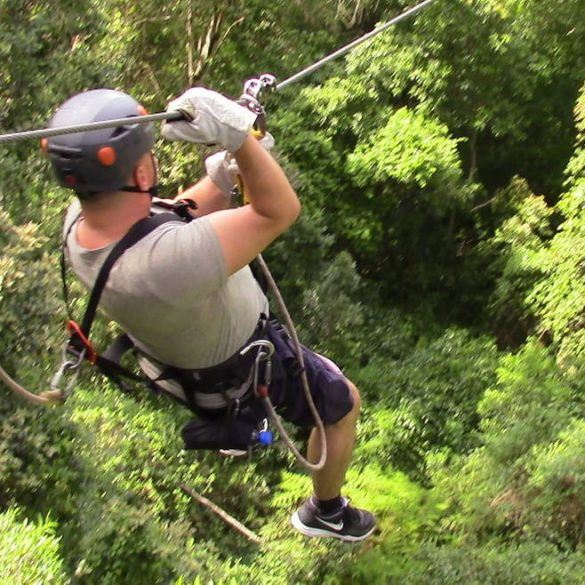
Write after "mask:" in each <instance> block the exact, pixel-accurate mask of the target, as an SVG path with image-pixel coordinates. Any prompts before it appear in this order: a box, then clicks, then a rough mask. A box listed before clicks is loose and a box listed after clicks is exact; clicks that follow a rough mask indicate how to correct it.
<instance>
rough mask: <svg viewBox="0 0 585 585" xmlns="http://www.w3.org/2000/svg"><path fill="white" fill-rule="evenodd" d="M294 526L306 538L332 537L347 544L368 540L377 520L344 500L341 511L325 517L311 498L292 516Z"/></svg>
mask: <svg viewBox="0 0 585 585" xmlns="http://www.w3.org/2000/svg"><path fill="white" fill-rule="evenodd" d="M291 523H292V525H293V526H294V527H295V528H296V529H297V530H298V531H299V532H302V533H303V534H304V535H305V536H330V537H333V538H338V539H339V540H344V541H346V542H358V541H360V540H364V539H366V538H367V537H368V536H370V534H372V532H374V530H375V528H376V519H375V518H374V515H373V514H370V512H367V511H366V510H359V509H357V508H354V507H353V506H350V505H349V500H348V499H347V498H343V507H342V508H341V510H339V511H337V512H335V513H333V514H331V515H324V514H321V513H320V512H319V509H318V508H317V506H316V505H315V504H314V503H313V498H309V499H308V500H307V501H306V502H305V503H304V504H303V505H302V506H301V507H300V508H299V509H298V510H297V511H296V512H295V513H294V514H293V515H292V516H291Z"/></svg>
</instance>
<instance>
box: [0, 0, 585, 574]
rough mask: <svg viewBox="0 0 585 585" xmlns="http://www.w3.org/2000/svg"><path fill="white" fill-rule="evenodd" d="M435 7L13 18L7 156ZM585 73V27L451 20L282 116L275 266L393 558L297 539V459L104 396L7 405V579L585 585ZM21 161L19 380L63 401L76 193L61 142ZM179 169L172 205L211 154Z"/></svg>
mask: <svg viewBox="0 0 585 585" xmlns="http://www.w3.org/2000/svg"><path fill="white" fill-rule="evenodd" d="M412 5H413V4H412V3H411V2H410V1H407V0H323V1H321V2H314V1H313V2H311V1H307V0H273V1H272V2H263V1H260V0H214V1H213V2H212V1H210V0H200V1H199V2H194V1H193V0H170V1H168V2H155V1H153V0H142V1H141V2H131V1H128V0H76V1H73V0H52V1H50V2H49V1H48V0H0V58H1V66H0V103H1V105H2V107H1V108H0V132H2V133H5V132H11V131H16V130H23V129H28V128H33V127H43V126H44V125H45V124H46V123H47V120H48V119H49V118H50V116H51V114H52V112H53V111H54V110H55V108H56V107H57V106H58V105H59V104H60V103H62V102H63V101H64V100H65V99H67V98H68V97H70V96H71V95H73V94H75V93H77V92H80V91H82V90H85V89H89V88H95V87H112V88H117V89H121V90H123V91H126V92H127V93H130V94H132V95H134V96H135V97H136V98H137V99H139V100H141V102H142V103H144V104H145V106H147V108H148V109H149V110H150V111H153V112H154V111H160V110H163V109H164V108H165V105H166V103H167V102H168V100H169V99H171V98H172V97H174V96H176V95H178V94H179V93H181V92H182V91H183V90H184V89H186V88H187V87H189V86H191V85H194V84H202V85H205V86H207V87H211V88H213V89H216V90H218V91H221V92H224V93H225V94H227V95H230V96H233V97H237V96H238V95H239V93H240V91H241V86H242V82H243V81H244V80H245V79H246V78H249V77H252V76H256V75H258V74H260V73H263V72H270V73H273V74H275V75H277V76H278V77H279V78H280V79H284V78H285V77H287V76H289V75H292V74H293V73H295V72H297V71H298V70H300V69H302V68H303V67H305V66H307V65H309V64H310V63H312V62H313V61H315V60H317V59H319V58H320V57H322V56H323V55H325V54H327V53H329V52H331V51H332V50H334V49H336V48H337V47H339V46H341V45H343V44H344V43H346V42H349V41H350V40H352V39H354V38H357V37H358V36H359V35H361V34H363V33H365V32H366V31H369V30H371V29H372V28H374V27H375V26H376V25H377V24H378V23H382V22H385V21H388V20H389V19H390V18H392V17H393V16H395V15H397V14H399V13H400V12H401V11H403V10H404V9H406V8H407V7H409V6H412ZM584 47H585V2H583V0H436V2H434V3H433V4H432V5H430V6H429V7H428V8H426V9H425V10H424V11H423V12H421V13H420V15H418V16H417V17H416V18H413V19H412V20H409V21H408V22H405V23H402V24H400V25H398V26H396V27H395V28H392V29H391V30H389V31H388V32H386V33H384V34H382V35H380V36H378V37H377V38H376V40H375V41H373V42H372V43H368V44H367V45H363V46H362V47H361V48H359V49H357V50H356V51H354V52H352V53H351V54H350V55H349V56H348V57H347V58H345V59H342V60H339V61H338V62H335V63H333V64H330V65H328V66H327V67H325V68H324V69H322V70H320V71H319V72H318V73H316V74H314V75H313V76H312V77H311V78H309V79H307V80H305V81H303V82H301V83H299V84H297V85H294V86H291V87H290V88H287V89H286V90H284V91H282V92H281V93H279V94H278V95H276V96H275V97H274V98H272V100H271V101H270V103H269V105H268V112H269V123H270V128H271V132H272V133H273V135H274V136H275V138H276V143H277V150H278V158H279V160H280V161H281V163H282V164H283V165H284V166H285V168H286V170H287V173H288V175H289V176H290V177H291V179H292V181H293V182H294V185H295V187H296V189H297V191H298V193H299V196H300V198H301V200H302V203H303V214H302V216H301V218H300V219H299V221H298V222H297V224H296V225H295V226H294V227H293V228H292V229H291V230H290V231H289V232H288V233H287V234H286V235H285V236H283V237H282V238H280V239H279V240H278V241H277V242H276V243H275V244H274V245H272V246H271V248H270V249H269V250H268V252H267V254H266V256H267V260H268V261H269V264H270V265H271V267H272V269H273V271H274V273H275V275H276V277H277V279H278V281H279V283H280V284H281V286H282V289H283V294H284V296H285V298H286V299H287V300H288V301H289V305H290V310H291V312H292V314H293V316H294V317H295V319H296V321H297V322H298V325H299V330H300V334H301V338H302V339H303V340H304V342H305V343H306V344H308V345H311V346H313V347H315V348H316V349H317V350H318V351H320V352H322V353H325V354H327V355H330V356H332V357H333V358H334V359H335V360H336V361H338V362H339V363H340V364H343V366H344V368H345V370H346V371H347V372H348V375H349V377H350V378H352V379H353V380H354V381H355V382H356V384H357V386H358V387H359V388H360V389H361V392H362V395H363V401H364V407H363V414H362V419H361V421H360V424H359V430H358V444H357V447H356V451H355V457H354V462H353V465H352V468H351V471H350V473H349V475H348V482H347V489H346V493H347V495H348V496H350V497H351V498H353V499H354V501H355V502H356V503H358V504H359V505H360V506H363V507H366V508H368V509H371V510H372V511H373V512H375V514H376V515H377V517H378V520H379V532H378V534H377V535H376V536H375V537H374V538H372V539H371V540H369V541H366V543H365V544H364V545H360V546H347V545H343V544H339V543H336V542H331V541H326V540H316V539H313V540H309V539H306V538H303V537H301V536H300V535H298V534H297V533H295V532H294V531H293V530H292V529H291V528H290V526H289V524H288V522H289V520H288V519H289V515H290V512H291V511H292V510H293V509H294V508H295V507H296V506H297V505H298V504H299V502H301V501H302V499H303V498H304V497H305V496H306V494H307V492H308V491H309V489H310V487H309V486H310V482H309V478H308V476H307V475H305V474H304V473H302V471H301V470H300V469H299V468H298V467H297V466H296V465H295V463H294V461H293V459H292V458H291V457H290V456H289V455H287V453H286V452H285V450H284V449H282V450H281V449H279V448H276V447H275V448H270V449H267V450H265V451H262V452H259V453H256V454H255V455H254V456H253V457H252V459H251V460H250V461H247V460H245V461H240V460H232V459H225V458H221V457H219V456H218V455H217V454H215V453H213V452H207V453H193V452H185V451H182V450H181V438H180V429H181V427H182V425H183V424H184V423H185V422H186V421H187V420H188V419H189V412H188V411H187V410H185V409H182V408H180V407H179V406H177V405H172V404H170V403H169V402H168V401H165V400H163V399H161V398H157V397H154V396H150V395H147V394H146V393H145V392H144V391H138V392H137V393H136V395H134V396H128V395H124V394H121V393H120V392H119V391H118V390H117V389H116V388H115V387H113V386H111V385H110V384H109V383H106V382H104V380H103V379H102V378H100V377H97V376H94V373H93V372H92V371H90V370H89V369H87V370H86V371H85V373H84V375H83V376H82V378H81V379H80V382H79V387H78V389H77V391H76V392H75V393H74V394H73V396H72V397H71V398H70V399H69V400H68V401H67V403H66V404H65V405H64V406H62V407H59V408H52V409H44V408H42V407H38V406H31V405H29V404H27V403H25V402H23V401H22V400H21V399H19V398H17V397H15V396H14V395H12V394H11V393H10V391H9V390H8V389H7V388H5V387H4V386H2V387H1V388H0V392H1V397H2V400H1V401H0V581H1V582H2V583H3V584H9V583H14V584H23V583H55V584H58V583H87V584H93V583H95V584H98V583H99V584H100V585H104V584H116V585H118V584H122V583H136V582H142V583H175V584H177V585H178V584H184V585H187V584H201V585H202V584H204V583H205V584H207V583H234V584H235V583H250V582H262V583H279V584H280V583H307V584H308V583H330V584H333V583H349V582H351V583H364V584H366V583H367V584H371V583H407V584H423V583H424V584H429V583H430V584H437V585H439V584H441V585H443V584H496V583H497V584H509V583H514V584H533V583H550V584H553V583H555V584H563V585H566V584H575V585H577V584H580V583H583V582H584V581H583V580H584V575H585V381H584V380H585V378H584V376H583V374H585V85H584V82H585V51H584V50H583V48H584ZM0 148H1V149H2V159H1V160H2V164H1V165H0V222H1V223H0V243H1V250H0V307H1V311H0V363H1V364H2V365H3V367H5V368H6V369H7V370H8V371H9V372H10V373H11V374H13V375H16V376H17V377H18V378H19V379H21V380H23V381H24V382H26V384H27V385H28V386H30V387H32V388H35V389H45V388H46V385H47V380H48V379H49V378H50V376H51V373H52V372H53V371H54V369H55V367H56V365H57V364H58V362H59V360H60V348H61V344H62V341H63V322H64V319H65V314H66V313H65V308H64V304H63V300H62V296H61V293H60V281H59V268H58V264H59V246H60V229H61V223H62V218H63V214H64V211H65V209H66V208H67V206H68V204H69V203H70V201H71V194H70V193H68V192H66V191H65V190H62V189H60V188H59V187H58V186H57V185H56V183H55V181H54V180H53V176H52V174H51V171H50V168H49V165H48V163H47V161H46V160H45V158H44V157H43V156H42V155H41V152H40V150H39V148H38V144H37V143H31V142H20V143H15V144H9V145H3V146H1V147H0ZM156 148H157V151H158V153H159V156H160V160H161V167H162V168H161V173H162V176H163V179H164V184H165V192H166V195H168V196H173V195H175V194H176V193H177V192H178V190H179V189H180V188H182V187H184V186H186V185H189V184H190V183H191V182H193V181H194V180H195V179H196V178H197V177H199V176H200V175H201V172H202V169H203V164H202V161H203V158H204V157H205V155H206V154H207V153H208V152H209V150H205V149H202V148H194V147H192V146H188V145H184V144H183V145H181V144H176V143H172V144H171V143H168V142H164V141H162V140H159V141H158V142H157V145H156ZM74 292H76V293H77V295H76V298H77V299H78V301H77V302H76V303H75V309H76V310H77V312H79V311H81V309H82V306H83V303H84V300H85V296H84V293H83V291H81V289H79V288H77V289H76V288H75V287H74ZM74 296H75V295H74ZM115 330H116V328H115V326H114V325H113V324H111V323H107V322H105V321H103V322H101V323H100V327H99V330H98V331H97V332H96V334H95V338H96V340H97V342H98V345H100V344H103V343H105V342H106V340H107V339H109V338H111V337H112V335H113V333H114V332H115ZM297 440H299V441H303V440H304V437H303V436H301V435H297ZM181 484H186V485H188V486H190V487H192V488H193V489H195V490H197V491H198V492H199V493H202V494H204V495H205V496H207V497H208V498H210V499H211V500H212V501H213V502H215V503H216V504H218V505H219V506H221V507H222V508H223V509H224V510H226V511H228V512H229V513H230V514H232V515H234V516H236V517H237V518H238V519H239V520H240V521H241V522H243V523H244V524H245V525H247V526H248V527H249V528H251V529H252V530H254V531H255V532H256V533H257V534H258V535H260V537H261V538H262V539H263V542H264V544H263V545H260V546H259V545H257V544H254V543H251V542H249V541H248V540H246V539H245V538H243V537H242V535H241V534H239V533H237V532H236V531H233V530H231V529H230V528H228V527H227V526H226V525H225V524H224V523H223V522H222V521H221V520H220V519H219V518H218V517H217V516H215V515H214V514H212V513H211V512H210V511H209V510H208V509H207V508H206V507H204V506H201V505H200V504H199V503H197V502H196V501H194V500H192V499H190V498H189V496H188V495H186V494H185V493H183V492H182V491H181V489H180V487H179V486H180V485H181Z"/></svg>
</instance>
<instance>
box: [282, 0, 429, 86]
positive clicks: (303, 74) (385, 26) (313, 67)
mask: <svg viewBox="0 0 585 585" xmlns="http://www.w3.org/2000/svg"><path fill="white" fill-rule="evenodd" d="M434 1H435V0H425V1H424V2H421V3H420V4H418V5H417V6H414V7H413V8H410V9H409V10H407V11H406V12H403V13H402V14H400V15H399V16H397V17H396V18H393V19H392V20H390V21H388V22H387V23H386V24H383V25H382V26H381V27H380V28H376V29H374V30H372V31H370V32H369V33H366V34H365V35H364V36H362V37H360V38H359V39H356V40H355V41H353V42H351V43H349V45H345V46H344V47H341V49H338V50H337V51H335V52H334V53H331V54H330V55H327V57H324V58H323V59H321V60H320V61H317V62H316V63H313V65H310V66H309V67H307V68H306V69H303V70H302V71H299V72H298V73H295V74H294V75H293V76H291V77H289V78H288V79H285V80H284V81H283V82H282V83H279V84H278V85H277V86H276V89H277V90H280V89H284V88H285V87H286V86H287V85H291V84H292V83H296V82H297V81H300V80H301V79H303V78H304V77H307V75H310V74H311V73H314V72H315V71H317V70H318V69H321V67H323V66H324V65H327V63H329V61H333V60H334V59H337V57H341V56H342V55H345V54H346V53H349V52H350V51H351V50H353V49H355V48H356V47H357V46H358V45H361V44H362V43H365V42H366V41H369V40H370V39H373V38H374V37H375V36H377V35H379V34H380V33H383V32H384V31H385V30H387V29H389V28H390V27H391V26H394V25H395V24H398V23H399V22H402V21H403V20H406V19H407V18H409V17H410V16H412V15H413V14H415V13H417V12H419V11H420V10H422V9H423V8H426V7H427V6H428V5H429V4H431V2H434Z"/></svg>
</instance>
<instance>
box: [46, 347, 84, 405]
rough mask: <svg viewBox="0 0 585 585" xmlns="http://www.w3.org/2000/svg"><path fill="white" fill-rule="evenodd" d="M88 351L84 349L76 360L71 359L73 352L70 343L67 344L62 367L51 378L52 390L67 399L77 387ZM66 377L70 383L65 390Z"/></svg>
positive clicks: (64, 349)
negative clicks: (62, 386) (62, 385)
mask: <svg viewBox="0 0 585 585" xmlns="http://www.w3.org/2000/svg"><path fill="white" fill-rule="evenodd" d="M85 352H86V349H85V348H84V349H83V350H82V351H81V352H80V353H79V354H78V355H77V358H76V359H71V358H70V357H69V356H70V355H71V352H70V351H69V342H67V343H66V344H65V346H64V348H63V361H62V362H61V367H60V368H59V369H58V370H57V371H56V372H55V373H54V374H53V377H52V378H51V382H50V387H51V390H53V391H55V392H61V393H62V394H63V396H64V397H65V398H67V397H68V396H69V395H70V394H71V392H72V391H73V388H74V387H75V383H76V382H77V378H78V376H79V367H80V366H81V363H82V362H83V359H84V358H85ZM66 377H69V378H70V379H69V381H68V382H67V384H66V385H65V388H64V389H63V388H61V383H62V380H63V379H64V378H66Z"/></svg>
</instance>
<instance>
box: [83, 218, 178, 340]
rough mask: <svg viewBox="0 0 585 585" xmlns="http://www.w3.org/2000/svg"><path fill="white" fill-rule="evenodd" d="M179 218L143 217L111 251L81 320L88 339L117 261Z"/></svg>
mask: <svg viewBox="0 0 585 585" xmlns="http://www.w3.org/2000/svg"><path fill="white" fill-rule="evenodd" d="M178 219H179V218H178V217H177V215H176V214H175V213H160V214H158V215H153V216H152V217H145V218H144V219H141V220H140V221H139V222H137V223H135V224H134V225H133V226H132V227H131V228H130V230H129V231H128V232H127V233H126V235H125V236H124V237H123V238H122V239H121V240H120V241H119V242H118V243H117V244H116V245H115V246H114V248H113V250H112V251H111V252H110V253H109V255H108V257H107V258H106V260H105V262H104V263H103V264H102V267H101V268H100V271H99V273H98V275H97V278H96V281H95V284H94V285H93V290H92V291H91V295H90V297H89V301H88V303H87V306H86V308H85V314H84V315H83V321H82V322H81V327H80V329H81V332H82V333H83V335H85V337H86V338H87V339H89V333H90V331H91V326H92V324H93V321H94V319H95V314H96V311H97V308H98V305H99V302H100V298H101V296H102V292H103V290H104V287H105V286H106V283H107V281H108V277H109V275H110V271H111V270H112V268H113V266H114V264H115V263H116V261H117V260H118V259H119V258H120V256H122V254H123V253H124V252H125V251H126V250H128V248H131V247H132V246H133V245H134V244H136V242H138V241H140V240H141V239H142V238H144V237H145V236H147V235H148V234H149V233H150V232H152V231H153V230H154V229H156V228H157V227H158V226H160V225H162V224H164V223H167V222H169V221H177V220H178ZM179 221H180V219H179Z"/></svg>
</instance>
